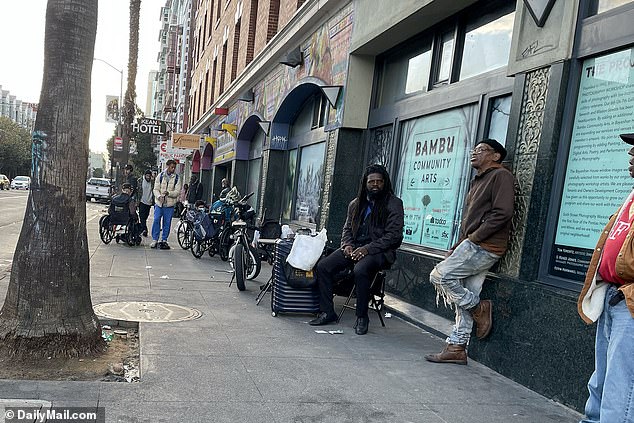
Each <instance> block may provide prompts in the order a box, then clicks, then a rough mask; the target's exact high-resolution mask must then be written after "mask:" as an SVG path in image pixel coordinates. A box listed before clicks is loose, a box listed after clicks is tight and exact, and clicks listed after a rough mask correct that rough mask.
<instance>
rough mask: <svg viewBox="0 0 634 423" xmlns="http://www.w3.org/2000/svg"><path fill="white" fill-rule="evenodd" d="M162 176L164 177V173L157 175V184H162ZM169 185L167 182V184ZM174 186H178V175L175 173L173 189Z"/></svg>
mask: <svg viewBox="0 0 634 423" xmlns="http://www.w3.org/2000/svg"><path fill="white" fill-rule="evenodd" d="M163 175H165V172H161V174H160V175H159V176H160V177H159V184H163ZM168 185H169V182H168ZM176 185H178V173H176V179H175V180H174V187H176Z"/></svg>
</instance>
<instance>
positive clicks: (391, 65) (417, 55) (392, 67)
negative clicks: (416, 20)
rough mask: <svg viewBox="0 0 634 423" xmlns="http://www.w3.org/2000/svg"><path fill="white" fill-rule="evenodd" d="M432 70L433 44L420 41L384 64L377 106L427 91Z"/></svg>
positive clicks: (386, 60)
mask: <svg viewBox="0 0 634 423" xmlns="http://www.w3.org/2000/svg"><path fill="white" fill-rule="evenodd" d="M430 70H431V43H430V42H429V41H427V42H422V41H420V40H418V41H415V42H414V47H412V48H408V49H405V50H400V51H398V52H396V53H395V54H393V55H391V56H390V57H388V58H386V59H385V60H384V62H383V70H382V78H381V84H380V85H381V90H380V92H379V98H378V102H377V104H378V105H380V106H382V105H386V104H391V103H394V102H395V101H397V100H400V99H402V98H403V97H405V96H406V95H411V94H414V93H418V92H423V91H427V85H428V83H429V73H430Z"/></svg>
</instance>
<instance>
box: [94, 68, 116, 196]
mask: <svg viewBox="0 0 634 423" xmlns="http://www.w3.org/2000/svg"><path fill="white" fill-rule="evenodd" d="M92 60H96V61H99V62H102V63H104V64H106V65H108V66H109V67H110V68H111V69H114V70H115V71H117V72H119V75H120V79H119V110H117V136H119V137H120V136H121V132H122V127H121V119H122V115H123V113H122V111H123V107H122V103H123V70H122V69H118V68H116V67H114V66H112V65H111V64H110V63H108V62H106V61H105V60H103V59H99V58H97V57H93V59H92ZM113 164H114V141H113V142H112V155H111V156H110V187H111V188H112V173H113V172H114V171H113V167H114V166H113Z"/></svg>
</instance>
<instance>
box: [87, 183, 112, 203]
mask: <svg viewBox="0 0 634 423" xmlns="http://www.w3.org/2000/svg"><path fill="white" fill-rule="evenodd" d="M111 195H112V190H111V189H110V180H109V179H106V178H90V179H89V180H88V182H86V200H87V201H90V200H91V199H93V198H94V199H95V200H96V201H105V202H108V201H110V196H111Z"/></svg>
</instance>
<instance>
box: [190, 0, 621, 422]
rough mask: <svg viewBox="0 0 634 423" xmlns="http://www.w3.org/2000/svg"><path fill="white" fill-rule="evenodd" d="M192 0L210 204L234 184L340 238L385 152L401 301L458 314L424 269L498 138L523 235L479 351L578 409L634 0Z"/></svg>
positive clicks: (193, 103) (394, 273) (203, 167)
mask: <svg viewBox="0 0 634 423" xmlns="http://www.w3.org/2000/svg"><path fill="white" fill-rule="evenodd" d="M193 1H194V5H192V15H191V16H192V21H191V31H192V36H191V37H190V38H191V44H190V48H191V57H190V59H191V60H188V66H190V69H191V78H192V79H191V86H190V88H189V90H188V98H189V104H188V107H187V118H186V119H185V114H184V113H183V114H181V115H179V116H180V117H179V119H185V120H184V121H183V125H187V128H188V131H189V132H192V133H195V134H199V135H200V136H201V140H202V141H201V145H200V148H199V149H198V150H196V151H195V152H194V154H193V156H192V157H191V171H192V172H194V173H199V174H200V175H201V179H202V181H203V183H204V185H205V186H206V193H205V195H206V199H207V200H211V199H212V196H213V194H214V193H218V192H219V188H220V180H221V179H222V178H228V179H230V181H231V184H232V185H235V186H237V187H238V189H239V190H240V192H243V193H248V192H255V193H256V194H257V195H256V196H255V197H254V198H256V199H257V200H256V201H255V203H256V205H257V209H258V211H259V213H260V215H262V214H263V213H266V216H267V218H273V219H279V220H280V221H281V222H283V223H288V224H291V225H297V226H306V227H310V228H314V229H321V228H327V229H328V234H329V238H330V241H331V243H332V244H333V245H337V244H338V242H339V237H340V233H341V227H342V225H343V222H344V219H345V212H346V205H347V203H348V202H349V201H350V200H351V199H352V198H353V197H354V196H355V193H356V189H357V187H358V181H359V177H360V176H361V174H362V171H363V169H364V167H365V166H366V165H367V164H369V163H377V162H378V163H382V164H384V165H386V166H387V167H388V169H389V170H390V174H391V175H392V179H393V184H394V187H395V191H396V194H397V195H398V196H400V197H401V198H402V199H403V201H404V205H405V209H406V210H405V214H406V222H405V224H406V227H405V231H404V238H405V239H404V243H403V246H402V247H401V248H400V250H399V254H398V256H399V257H398V260H397V262H396V264H395V265H394V266H393V268H392V270H391V271H390V272H389V277H388V283H387V289H388V290H389V292H390V293H391V294H392V295H396V296H398V297H400V298H402V299H404V300H406V301H408V302H410V303H412V304H414V305H417V306H419V307H421V308H423V309H425V310H428V311H431V312H433V313H437V314H440V315H443V316H446V317H452V316H453V313H452V311H451V310H449V309H445V308H443V307H440V308H439V307H437V306H436V293H435V291H434V289H433V287H432V286H431V284H430V283H429V279H428V276H427V275H429V273H430V272H431V270H432V269H433V267H434V266H435V265H436V264H437V263H438V262H439V261H440V260H441V259H442V257H443V255H444V253H445V252H446V251H447V250H448V249H449V248H450V247H451V246H452V245H453V243H455V242H456V240H457V238H458V231H459V226H460V221H461V217H462V208H463V205H464V200H465V195H466V192H467V191H468V189H469V184H470V180H471V179H472V177H473V171H472V169H471V167H470V164H469V152H470V150H471V149H472V148H473V147H474V146H475V145H476V144H477V142H478V140H480V139H483V138H487V137H490V138H495V139H497V140H498V141H500V142H501V143H503V144H505V146H506V148H507V150H508V151H509V154H508V157H507V159H506V161H505V163H504V164H505V166H507V167H509V168H510V169H511V170H512V172H513V174H514V175H515V178H516V204H515V215H514V217H513V234H512V239H511V242H510V248H509V251H508V252H507V254H506V255H505V256H504V258H503V259H502V260H501V262H500V263H499V264H498V265H497V266H496V267H495V268H494V269H492V271H491V272H490V274H489V277H488V278H487V281H488V282H487V283H486V284H485V288H484V290H483V292H482V296H483V297H484V298H490V299H492V300H493V303H494V322H495V323H494V329H493V332H492V333H491V336H490V337H489V338H487V339H486V340H484V341H478V340H475V339H474V340H473V341H472V343H471V345H470V346H469V355H470V356H471V357H473V358H474V359H476V360H478V361H480V362H482V363H484V364H486V365H487V366H490V367H492V368H493V369H495V370H496V371H498V372H500V373H501V374H503V375H505V376H507V377H509V378H511V379H514V380H516V381H518V382H520V383H522V384H524V385H526V386H527V387H529V388H531V389H533V390H536V391H538V392H540V393H542V394H544V395H546V396H548V397H550V398H553V399H555V400H557V401H560V402H562V403H564V404H566V405H569V406H572V407H574V408H576V409H578V410H581V409H582V407H583V403H584V401H585V399H586V396H587V391H586V382H587V380H588V377H589V375H590V374H591V372H592V371H593V355H594V350H593V348H594V347H593V345H594V333H595V329H596V328H595V327H594V326H586V325H585V324H583V323H582V321H581V319H580V318H579V317H578V316H577V312H576V298H577V295H578V293H579V291H580V288H581V281H582V278H583V275H584V273H585V269H586V267H587V265H588V260H589V256H590V255H591V253H592V249H593V247H594V243H595V242H596V240H597V239H598V234H599V233H600V231H601V229H602V227H603V224H604V223H605V222H606V221H607V218H608V216H609V215H610V214H612V213H613V212H614V210H615V209H616V208H617V207H618V206H619V205H620V204H621V202H622V200H623V198H624V197H625V196H626V195H627V194H628V193H629V191H630V189H631V179H630V178H629V175H628V172H627V166H628V164H627V160H628V156H627V150H628V149H627V146H626V145H625V144H623V143H622V142H621V141H620V140H619V138H618V134H620V133H624V132H634V120H633V119H631V118H630V117H629V114H628V111H629V109H630V104H629V103H630V102H631V101H634V86H633V85H632V84H634V82H633V81H634V72H632V68H634V59H633V57H634V53H633V52H634V50H633V48H634V29H632V26H631V25H629V22H631V21H632V18H634V2H632V1H627V0H580V1H578V2H573V1H567V0H554V1H545V2H540V1H523V0H488V1H484V0H480V1H478V0H454V1H451V2H447V1H442V0H425V1H420V0H399V1H398V2H385V1H381V0H353V1H345V0H320V1H318V0H306V1H297V0H266V1H263V0H259V1H256V0H193ZM396 5H398V6H396ZM422 365H423V364H422Z"/></svg>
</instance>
